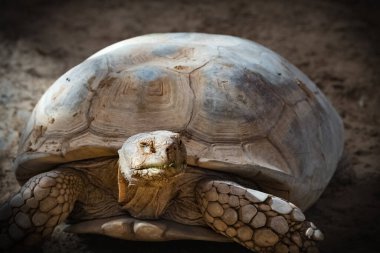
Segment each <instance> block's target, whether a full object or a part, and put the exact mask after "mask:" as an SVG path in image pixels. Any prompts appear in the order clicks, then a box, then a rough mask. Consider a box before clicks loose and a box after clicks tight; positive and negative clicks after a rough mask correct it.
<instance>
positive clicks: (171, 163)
mask: <svg viewBox="0 0 380 253" xmlns="http://www.w3.org/2000/svg"><path fill="white" fill-rule="evenodd" d="M185 168H186V148H185V145H184V144H183V143H182V141H181V139H180V135H179V134H177V133H173V132H170V131H155V132H149V133H140V134H136V135H133V136H131V137H130V138H128V139H127V140H126V141H125V142H124V144H123V146H122V148H121V149H120V150H119V177H120V176H122V177H123V179H125V180H126V181H127V182H128V184H135V185H144V186H147V185H162V183H165V182H168V181H169V180H170V179H171V178H173V177H175V176H176V175H178V174H181V173H182V172H183V171H184V170H185ZM121 180H122V179H120V178H119V182H120V181H121Z"/></svg>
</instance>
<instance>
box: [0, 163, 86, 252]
mask: <svg viewBox="0 0 380 253" xmlns="http://www.w3.org/2000/svg"><path fill="white" fill-rule="evenodd" d="M83 189H84V183H83V180H82V178H81V176H80V175H79V173H78V172H77V171H75V170H71V169H61V170H54V171H50V172H46V173H42V174H39V175H37V176H34V177H32V178H31V179H29V181H28V182H26V183H25V185H23V186H22V188H21V189H20V191H19V192H18V193H16V194H15V195H14V196H13V197H12V198H10V199H9V200H8V201H7V202H5V203H4V204H3V205H2V206H1V207H0V225H1V228H0V249H9V248H14V247H16V248H25V249H26V248H29V247H32V246H34V245H37V244H39V243H40V242H41V241H42V239H43V238H46V237H48V236H50V234H51V233H52V232H53V230H54V228H55V227H56V226H57V225H58V224H60V223H61V222H63V221H64V220H65V219H66V218H67V216H68V215H69V214H70V212H71V211H72V209H73V207H74V203H75V201H76V199H77V197H78V195H79V193H80V192H81V191H82V190H83Z"/></svg>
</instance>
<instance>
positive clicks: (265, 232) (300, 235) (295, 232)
mask: <svg viewBox="0 0 380 253" xmlns="http://www.w3.org/2000/svg"><path fill="white" fill-rule="evenodd" d="M197 200H198V202H199V204H200V208H201V212H202V214H203V216H204V219H205V221H206V223H207V224H208V225H209V226H210V227H211V228H212V229H214V230H215V231H216V232H218V233H220V234H223V235H225V236H227V237H230V238H232V239H233V240H234V241H236V242H238V243H240V244H241V245H243V246H245V247H247V248H248V249H251V250H252V251H255V252H260V253H261V252H263V253H264V252H276V253H283V252H290V253H297V252H307V253H312V252H318V249H317V247H316V241H319V240H323V234H322V232H321V231H320V230H318V229H317V228H316V227H315V225H314V224H313V223H311V222H308V221H305V216H304V214H303V213H302V211H301V210H300V209H299V208H298V207H296V206H295V205H293V204H292V203H290V202H288V201H286V200H283V199H281V198H278V197H276V196H272V195H270V194H267V193H264V192H260V191H256V190H253V189H248V188H245V187H243V186H240V185H238V184H236V183H233V182H226V181H219V180H210V181H203V182H201V183H200V184H199V185H198V188H197Z"/></svg>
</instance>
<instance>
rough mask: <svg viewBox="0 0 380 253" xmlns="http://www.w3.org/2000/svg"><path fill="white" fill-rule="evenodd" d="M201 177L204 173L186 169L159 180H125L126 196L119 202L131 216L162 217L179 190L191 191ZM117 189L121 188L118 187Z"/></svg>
mask: <svg viewBox="0 0 380 253" xmlns="http://www.w3.org/2000/svg"><path fill="white" fill-rule="evenodd" d="M202 177H204V173H202V172H200V171H198V170H196V171H193V169H186V170H185V171H184V172H182V173H180V174H178V175H175V176H173V177H170V178H165V180H161V181H157V180H155V181H154V182H147V181H139V182H128V181H126V188H125V193H124V194H125V196H126V198H125V200H124V201H123V202H121V203H119V204H120V205H121V206H122V209H123V210H125V211H127V212H128V213H130V214H131V215H132V216H133V217H136V218H141V219H157V218H160V217H162V216H163V215H164V213H165V212H166V211H167V209H168V208H169V207H170V206H172V205H173V204H174V201H175V199H176V198H177V197H178V195H180V193H181V192H183V191H184V190H185V189H186V190H185V191H187V192H193V189H194V187H195V185H196V183H197V182H198V181H199V180H200V179H201V178H202ZM189 188H191V189H189ZM187 189H189V190H187ZM119 190H121V189H120V188H119Z"/></svg>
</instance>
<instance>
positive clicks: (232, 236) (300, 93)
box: [0, 33, 343, 253]
mask: <svg viewBox="0 0 380 253" xmlns="http://www.w3.org/2000/svg"><path fill="white" fill-rule="evenodd" d="M342 134H343V130H342V122H341V119H340V118H339V116H338V114H337V112H336V111H335V110H334V108H333V107H332V106H331V104H330V103H329V102H328V100H327V99H326V97H325V96H324V95H323V94H322V92H321V91H320V90H319V89H318V88H317V87H316V86H315V84H314V83H313V82H312V81H310V79H309V78H308V77H306V76H305V75H304V74H303V73H301V71H300V70H298V69H297V68H296V67H294V66H293V65H292V64H290V63H289V62H287V61H286V60H285V59H283V58H282V57H280V56H279V55H277V54H276V53H274V52H272V51H271V50H269V49H267V48H265V47H263V46H261V45H259V44H256V43H254V42H251V41H248V40H245V39H240V38H237V37H232V36H225V35H210V34H199V33H168V34H151V35H146V36H140V37H136V38H132V39H128V40H125V41H122V42H119V43H116V44H114V45H111V46H109V47H107V48H105V49H103V50H101V51H99V52H97V53H96V54H94V55H92V56H91V57H90V58H88V59H87V60H85V61H84V62H83V63H81V64H79V65H78V66H76V67H74V68H73V69H71V70H69V71H68V72H67V73H65V74H64V75H63V76H61V77H60V78H59V79H58V80H57V81H56V82H55V83H54V84H53V85H52V86H51V87H50V88H49V89H48V90H47V91H46V93H45V94H44V95H43V96H42V98H41V99H40V101H39V102H38V104H37V105H36V107H35V109H34V111H33V113H32V115H31V118H30V120H29V122H28V124H27V126H26V129H25V131H24V133H23V135H22V138H21V142H20V147H19V151H18V156H17V159H16V162H15V173H16V177H17V179H18V180H19V182H20V183H21V184H23V186H22V187H21V189H20V191H19V192H18V193H16V194H15V195H14V196H13V197H11V198H10V199H9V200H8V201H7V202H6V203H5V204H3V206H2V207H1V210H0V222H1V234H0V237H1V239H0V244H1V247H2V248H12V247H14V246H15V245H17V247H20V245H24V247H29V246H33V245H36V244H38V243H39V242H41V241H42V240H43V239H44V238H47V237H49V236H50V235H51V233H52V231H53V230H54V228H55V227H56V226H57V225H58V224H60V223H62V222H64V221H66V222H67V223H68V224H70V225H69V227H68V228H67V230H68V231H70V232H73V233H97V234H104V235H108V236H112V237H117V238H123V239H126V240H151V241H164V240H177V239H195V240H210V241H235V242H237V243H239V244H241V245H243V246H245V247H247V248H248V249H251V250H252V251H255V252H292V253H294V252H314V251H315V250H316V242H315V241H318V240H321V239H323V234H322V232H321V231H320V230H319V229H317V228H316V226H315V225H314V224H313V223H312V222H308V221H306V220H305V216H304V214H303V212H302V211H304V210H305V209H307V208H308V207H310V206H311V205H312V204H313V203H314V202H315V201H316V200H317V199H318V197H319V196H320V195H321V193H322V192H323V190H324V188H325V187H326V185H327V184H328V182H329V180H330V178H331V177H332V175H333V173H334V170H335V168H336V166H337V163H338V161H339V158H340V156H341V154H342V147H343V144H342V143H343V137H342Z"/></svg>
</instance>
